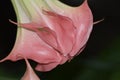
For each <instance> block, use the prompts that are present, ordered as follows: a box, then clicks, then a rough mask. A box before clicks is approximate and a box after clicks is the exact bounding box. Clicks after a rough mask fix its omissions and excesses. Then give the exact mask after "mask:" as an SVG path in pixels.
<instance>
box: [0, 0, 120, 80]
mask: <svg viewBox="0 0 120 80" xmlns="http://www.w3.org/2000/svg"><path fill="white" fill-rule="evenodd" d="M61 1H62V2H64V3H66V2H67V4H69V5H72V6H78V5H80V4H81V3H82V2H83V0H61ZM88 2H89V6H90V8H91V10H92V12H93V16H94V21H97V20H100V19H102V18H105V20H104V21H103V22H101V23H98V24H96V25H94V27H93V31H92V33H91V36H90V38H89V40H88V43H87V46H86V48H85V50H84V51H83V52H82V53H81V54H80V55H79V56H77V57H75V58H74V59H73V60H72V61H71V62H70V63H66V64H64V65H61V66H58V67H57V68H55V69H54V70H52V71H50V72H46V73H40V72H37V74H38V75H39V76H40V77H41V79H42V80H120V20H119V19H120V1H119V0H88ZM8 19H12V20H14V21H16V16H15V12H14V9H13V7H12V4H11V2H10V0H0V59H2V58H4V57H5V56H7V55H8V54H9V52H10V51H11V49H12V47H13V45H14V41H15V37H16V26H15V25H13V24H11V23H10V22H9V21H8ZM31 64H32V65H33V67H34V66H35V63H34V62H32V61H31ZM24 71H25V63H24V61H18V62H11V61H6V62H4V63H0V80H19V79H20V77H21V76H22V75H23V73H24Z"/></svg>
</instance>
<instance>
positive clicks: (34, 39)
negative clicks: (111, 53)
mask: <svg viewBox="0 0 120 80" xmlns="http://www.w3.org/2000/svg"><path fill="white" fill-rule="evenodd" d="M12 3H13V5H14V8H15V11H16V13H17V18H18V22H17V23H16V22H13V21H11V20H10V22H12V23H13V24H16V25H18V34H17V39H16V42H15V46H14V48H13V50H12V51H11V53H10V54H9V55H8V56H7V57H6V58H4V59H3V60H1V62H2V61H5V60H12V61H17V60H21V59H25V58H26V59H31V60H33V61H35V62H37V63H38V65H37V66H36V70H38V71H50V70H52V69H53V68H55V67H56V66H57V65H61V64H64V63H65V62H66V61H69V60H71V59H72V58H73V57H74V56H76V55H78V54H80V52H81V51H82V50H83V49H84V47H85V44H86V42H87V40H88V38H89V35H90V33H91V30H92V26H93V16H92V13H91V10H90V8H89V6H88V4H87V0H85V1H84V2H83V3H82V5H80V6H78V7H71V6H68V5H66V4H64V3H61V2H60V1H59V0H12ZM21 55H22V56H21ZM20 56H21V57H20Z"/></svg>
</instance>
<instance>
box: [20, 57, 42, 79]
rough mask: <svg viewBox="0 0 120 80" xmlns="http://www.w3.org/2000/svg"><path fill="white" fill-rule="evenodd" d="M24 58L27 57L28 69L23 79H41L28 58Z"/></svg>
mask: <svg viewBox="0 0 120 80" xmlns="http://www.w3.org/2000/svg"><path fill="white" fill-rule="evenodd" d="M24 59H25V62H26V65H27V69H26V72H25V74H24V75H23V77H22V78H21V80H40V78H39V77H38V76H37V75H36V74H35V72H34V71H33V69H32V67H31V65H30V63H29V62H28V60H27V59H26V58H24Z"/></svg>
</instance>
